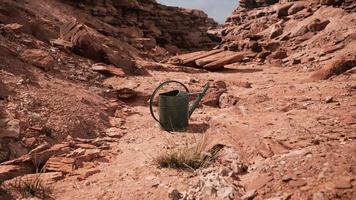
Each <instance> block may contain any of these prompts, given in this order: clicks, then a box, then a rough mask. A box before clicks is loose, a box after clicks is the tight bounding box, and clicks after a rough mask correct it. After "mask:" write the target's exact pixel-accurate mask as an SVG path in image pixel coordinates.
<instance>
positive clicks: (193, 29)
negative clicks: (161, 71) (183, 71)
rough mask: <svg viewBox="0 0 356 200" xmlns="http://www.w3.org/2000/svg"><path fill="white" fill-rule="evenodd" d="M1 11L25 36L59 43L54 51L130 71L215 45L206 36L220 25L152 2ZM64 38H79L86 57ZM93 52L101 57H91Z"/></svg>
mask: <svg viewBox="0 0 356 200" xmlns="http://www.w3.org/2000/svg"><path fill="white" fill-rule="evenodd" d="M0 5H1V8H0V22H1V23H3V24H10V23H14V22H16V23H18V24H20V25H21V26H22V28H21V30H22V31H23V32H24V33H27V34H30V35H33V36H35V37H36V38H37V39H39V40H41V41H43V42H47V43H48V42H50V41H54V40H56V39H59V40H57V41H55V42H54V44H55V45H57V46H65V47H70V48H71V47H72V46H74V48H76V49H75V51H74V52H76V53H78V52H79V55H80V56H84V57H87V58H89V59H93V60H95V61H100V62H105V63H108V64H114V65H117V66H124V67H126V68H130V67H131V66H132V65H133V64H132V63H133V61H134V60H136V59H147V58H148V59H155V60H159V59H162V58H163V57H164V56H166V55H169V54H170V53H178V52H181V51H188V50H194V49H202V48H203V49H204V48H211V47H212V46H214V45H216V41H213V39H214V38H213V37H212V36H210V35H209V34H208V33H207V30H208V29H209V28H211V27H214V26H216V25H217V23H216V22H215V21H214V20H212V19H210V18H208V16H207V15H206V14H205V13H204V12H202V11H200V10H189V9H183V8H178V7H169V6H164V5H161V4H158V3H157V2H156V1H152V0H150V1H137V0H122V1H114V0H112V1H104V0H99V1H89V0H82V1H69V0H47V1H45V2H42V1H28V2H25V1H9V0H1V1H0ZM73 24H77V25H78V24H80V25H79V26H74V25H73ZM79 27H87V28H86V29H87V30H89V32H90V34H89V35H90V37H88V34H86V35H87V36H85V37H82V36H83V31H81V30H79V29H78V28H79ZM78 31H79V32H81V34H77V32H78ZM63 33H66V34H67V35H68V34H69V35H77V38H80V39H79V40H76V39H74V40H76V41H81V43H82V45H83V48H84V49H86V50H85V52H83V51H81V50H80V47H78V45H77V44H70V43H72V42H73V41H66V40H63V38H62V36H63ZM69 38H71V39H73V37H71V36H69ZM89 38H90V39H89ZM86 43H90V45H88V44H86ZM103 45H105V46H106V47H103ZM79 46H80V45H79ZM93 48H94V49H93ZM78 49H79V50H78ZM88 51H91V53H88ZM109 51H110V52H111V53H110V54H111V55H108V54H109V53H108V52H109ZM93 52H94V53H95V54H96V55H97V56H96V57H92V54H93ZM105 52H106V53H105ZM113 52H114V53H113ZM115 52H116V53H115ZM87 54H89V55H87ZM98 57H100V58H98ZM113 58H115V59H116V60H115V61H114V60H113Z"/></svg>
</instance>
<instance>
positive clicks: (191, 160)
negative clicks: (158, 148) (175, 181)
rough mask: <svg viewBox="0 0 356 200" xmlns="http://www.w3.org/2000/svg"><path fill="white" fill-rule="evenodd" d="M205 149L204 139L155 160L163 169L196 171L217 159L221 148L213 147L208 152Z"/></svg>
mask: <svg viewBox="0 0 356 200" xmlns="http://www.w3.org/2000/svg"><path fill="white" fill-rule="evenodd" d="M205 148H206V143H205V137H204V138H203V140H202V142H201V143H200V144H196V145H194V146H193V147H189V146H188V145H185V146H183V147H180V148H176V149H173V150H171V151H169V152H167V153H165V154H163V155H161V156H159V157H158V158H157V159H156V162H157V163H158V165H159V166H160V167H163V168H174V169H191V170H193V171H194V170H196V169H199V168H202V167H207V166H208V165H210V164H211V163H212V162H214V161H215V159H216V158H217V157H218V155H219V152H220V150H221V149H222V147H217V146H214V147H213V148H212V149H210V150H209V151H204V150H205Z"/></svg>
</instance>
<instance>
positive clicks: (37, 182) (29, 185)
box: [4, 176, 52, 199]
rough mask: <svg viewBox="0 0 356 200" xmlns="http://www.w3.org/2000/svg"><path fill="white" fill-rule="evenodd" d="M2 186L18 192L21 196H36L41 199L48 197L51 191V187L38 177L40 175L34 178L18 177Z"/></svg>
mask: <svg viewBox="0 0 356 200" xmlns="http://www.w3.org/2000/svg"><path fill="white" fill-rule="evenodd" d="M4 188H5V189H6V190H7V191H11V192H15V193H18V194H19V195H21V197H23V198H27V197H38V198H41V199H50V194H51V193H52V188H51V187H48V186H46V185H45V184H44V183H43V182H42V180H41V179H40V176H38V177H36V178H35V179H26V178H23V177H18V178H15V179H14V180H13V181H11V182H9V183H7V184H6V185H4Z"/></svg>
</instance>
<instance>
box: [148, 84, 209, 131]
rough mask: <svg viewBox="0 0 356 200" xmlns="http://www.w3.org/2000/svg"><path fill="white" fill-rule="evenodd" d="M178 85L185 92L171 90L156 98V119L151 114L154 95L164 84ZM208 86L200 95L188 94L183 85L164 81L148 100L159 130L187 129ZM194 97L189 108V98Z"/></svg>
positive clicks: (206, 86)
mask: <svg viewBox="0 0 356 200" xmlns="http://www.w3.org/2000/svg"><path fill="white" fill-rule="evenodd" d="M172 82H174V83H179V84H181V85H182V86H183V87H184V88H185V90H186V91H181V90H172V91H169V92H165V93H160V94H159V98H158V107H159V109H158V110H159V119H157V118H156V117H155V115H154V113H153V109H152V105H153V103H152V102H153V99H154V96H155V93H157V92H158V90H159V89H160V88H162V87H163V86H164V85H165V84H168V83H172ZM208 88H209V85H208V84H206V85H205V87H204V90H203V91H202V92H200V93H189V90H188V89H187V87H186V86H185V85H183V84H182V83H180V82H177V81H166V82H164V83H162V84H161V85H160V86H159V87H157V89H156V90H155V92H154V93H153V95H152V96H151V100H150V110H151V114H152V116H153V118H154V119H155V120H156V121H158V122H159V124H160V125H161V128H162V129H164V130H166V131H179V130H183V129H185V128H187V127H188V125H189V117H190V116H191V115H192V114H193V112H194V110H195V108H196V107H197V106H198V104H199V102H200V100H201V99H202V98H203V96H204V95H205V93H206V92H207V90H208ZM193 95H194V96H196V99H195V100H194V102H193V104H192V105H191V106H190V107H189V100H190V96H193Z"/></svg>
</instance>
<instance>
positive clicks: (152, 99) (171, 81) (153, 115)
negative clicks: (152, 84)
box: [150, 80, 189, 124]
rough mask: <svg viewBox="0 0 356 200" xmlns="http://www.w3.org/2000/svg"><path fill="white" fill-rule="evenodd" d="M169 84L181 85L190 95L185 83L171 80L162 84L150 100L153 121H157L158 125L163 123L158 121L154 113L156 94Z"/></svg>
mask: <svg viewBox="0 0 356 200" xmlns="http://www.w3.org/2000/svg"><path fill="white" fill-rule="evenodd" d="M169 83H178V84H179V85H181V86H183V87H184V89H185V91H186V92H187V93H189V90H188V88H187V86H185V85H184V84H183V83H181V82H179V81H174V80H170V81H165V82H163V83H161V84H160V85H159V86H158V87H157V88H156V89H155V91H154V92H153V93H152V95H151V98H150V112H151V115H152V117H153V119H155V120H156V121H157V122H158V123H160V124H161V122H160V121H159V120H158V119H157V117H156V116H155V113H154V112H153V101H154V98H155V96H156V94H157V93H158V91H159V90H160V89H161V88H162V87H163V86H165V85H167V84H169Z"/></svg>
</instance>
